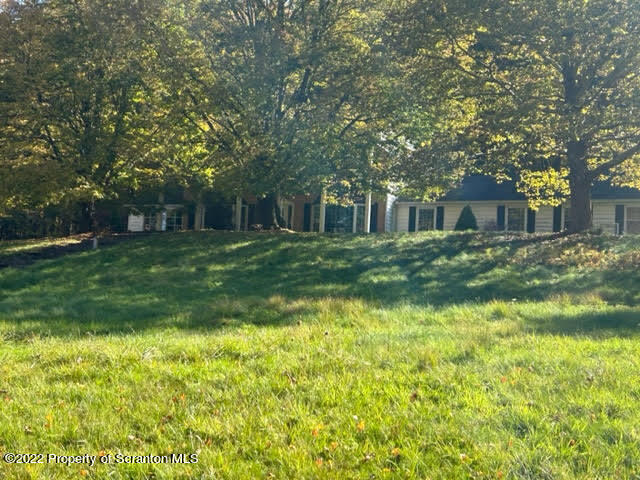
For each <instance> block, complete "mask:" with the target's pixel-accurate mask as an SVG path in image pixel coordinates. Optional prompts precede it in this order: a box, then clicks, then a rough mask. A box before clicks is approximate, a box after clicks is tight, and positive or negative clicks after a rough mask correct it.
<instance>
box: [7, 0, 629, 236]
mask: <svg viewBox="0 0 640 480" xmlns="http://www.w3.org/2000/svg"><path fill="white" fill-rule="evenodd" d="M639 7H640V4H639V2H638V1H637V0H633V1H632V0H619V1H615V2H611V1H607V0H586V1H584V2H572V1H569V0H566V1H565V0H553V1H552V0H528V1H525V0H513V1H509V2H504V1H501V0H483V1H479V2H478V1H471V0H433V1H426V0H407V1H392V0H193V1H189V2H178V1H176V0H165V1H162V2H151V1H146V0H137V1H125V0H111V1H109V2H104V1H101V0H40V1H39V0H26V1H17V0H4V1H1V2H0V214H2V213H3V212H9V211H14V212H15V211H20V212H27V211H36V212H38V211H40V212H42V211H43V209H51V208H55V209H56V211H60V212H67V214H69V212H75V211H77V210H78V209H80V210H81V211H82V212H83V215H84V216H85V223H86V225H87V228H91V229H94V230H96V229H98V228H99V225H98V218H97V217H96V214H95V205H96V202H102V201H107V200H114V199H117V198H118V197H120V196H122V194H123V193H122V192H136V191H139V190H142V189H145V188H153V187H157V186H158V185H162V184H164V183H166V182H173V183H177V184H180V185H182V186H183V187H184V188H185V189H187V190H188V191H189V193H190V194H191V196H192V197H193V198H196V199H197V198H200V197H201V196H202V195H204V194H205V193H206V192H207V191H210V190H212V189H213V190H216V191H218V192H221V193H223V194H225V195H228V196H229V197H231V196H234V195H238V194H243V193H252V194H256V195H258V197H259V198H260V199H261V200H260V206H261V208H260V210H261V211H262V212H263V213H262V214H263V217H264V220H263V223H265V224H267V225H271V224H275V225H277V224H278V223H279V218H278V213H277V212H278V209H276V208H275V201H276V199H277V198H278V196H280V195H289V194H294V193H304V192H317V191H319V189H326V190H327V192H328V195H329V196H334V197H339V198H343V199H348V198H349V197H350V196H352V195H354V194H355V193H357V192H362V191H368V190H373V191H386V190H387V189H389V188H390V187H391V186H393V188H395V189H396V190H399V191H404V192H405V193H409V194H413V195H416V196H419V197H423V198H429V197H431V198H433V197H434V196H437V195H439V194H441V193H442V192H444V191H446V190H447V189H449V188H451V187H452V186H454V185H455V184H456V183H457V182H459V181H460V180H461V178H462V177H463V176H464V175H466V174H469V173H472V172H484V173H489V174H492V175H495V176H496V177H498V178H512V179H515V180H517V182H518V186H519V188H520V189H521V190H522V191H523V192H525V193H526V194H527V195H528V196H529V197H530V199H531V200H532V202H533V203H534V204H537V205H539V204H544V203H548V204H558V203H560V202H562V201H564V200H565V199H567V198H569V199H570V202H571V210H570V212H571V215H572V217H573V219H572V222H571V225H572V226H573V228H575V229H576V230H584V229H586V228H589V226H590V224H591V211H590V208H589V201H590V198H589V189H590V186H591V184H592V183H593V182H594V181H596V180H599V179H604V178H609V179H610V180H611V181H612V182H613V183H616V184H623V185H630V186H640V175H639V173H638V172H640V169H639V168H638V165H639V163H638V160H639V155H638V154H639V153H640V142H639V140H640V116H639V115H638V114H637V111H638V107H639V106H640V105H639V102H640V79H639V78H638V75H639V74H640V47H639V46H638V42H637V38H638V33H639V32H638V29H640V8H639Z"/></svg>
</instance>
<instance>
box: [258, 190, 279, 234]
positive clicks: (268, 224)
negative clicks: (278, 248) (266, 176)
mask: <svg viewBox="0 0 640 480" xmlns="http://www.w3.org/2000/svg"><path fill="white" fill-rule="evenodd" d="M255 218H256V223H259V224H260V225H262V228H264V229H265V230H270V229H272V228H273V229H279V228H280V227H281V226H282V225H284V221H283V219H282V217H281V216H280V208H279V206H278V195H276V194H275V193H274V194H270V195H267V196H266V197H264V198H262V199H259V200H258V204H257V205H256V216H255Z"/></svg>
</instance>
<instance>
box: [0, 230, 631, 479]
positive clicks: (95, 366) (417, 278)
mask: <svg viewBox="0 0 640 480" xmlns="http://www.w3.org/2000/svg"><path fill="white" fill-rule="evenodd" d="M511 240H513V241H511ZM639 266H640V238H634V237H624V238H613V237H606V236H603V237H568V238H563V239H559V240H554V241H546V242H540V241H532V240H531V239H527V238H516V239H515V240H514V239H509V238H505V237H500V236H491V235H480V234H415V235H372V236H368V237H367V236H355V235H341V236H331V235H325V236H319V235H312V234H311V235H309V234H307V235H305V234H290V235H289V234H281V235H270V234H232V233H183V234H171V235H170V234H167V235H158V236H151V237H147V238H140V239H134V240H131V241H129V242H124V243H120V244H117V245H115V246H111V247H106V248H102V249H100V250H98V251H88V252H83V253H79V254H74V255H69V256H66V257H63V258H58V259H55V260H45V261H41V262H38V263H36V264H34V265H31V266H29V267H27V268H24V269H13V268H8V269H4V270H0V452H3V453H4V452H12V453H17V452H19V453H54V454H59V455H63V454H74V455H75V454H78V455H79V454H91V455H99V454H102V455H108V454H114V455H115V454H116V453H123V454H129V455H146V454H157V455H162V454H170V453H187V454H190V453H197V454H198V463H196V464H190V465H181V464H173V465H171V464H160V465H149V464H119V465H116V464H112V465H96V466H94V467H90V466H88V465H72V466H65V465H52V464H48V465H47V464H33V465H10V464H7V463H5V462H2V461H0V478H8V479H14V478H15V479H23V478H34V479H36V478H37V479H40V478H45V479H49V478H78V477H86V478H111V479H118V478H123V479H124V478H168V479H169V478H171V479H172V478H207V479H208V478H233V479H236V478H237V479H248V478H265V479H269V478H278V479H294V478H295V479H302V478H306V479H311V478H334V479H348V478H357V479H369V478H376V479H385V478H431V479H455V478H491V479H500V478H503V479H574V478H583V479H595V478H600V479H604V478H612V479H614V478H615V479H621V478H640V337H639V336H638V334H639V333H640V328H639V326H638V324H639V323H640V308H639V307H638V302H639V300H640V270H639V268H638V267H639ZM0 455H1V454H0Z"/></svg>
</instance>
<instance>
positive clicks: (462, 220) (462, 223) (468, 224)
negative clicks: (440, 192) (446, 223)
mask: <svg viewBox="0 0 640 480" xmlns="http://www.w3.org/2000/svg"><path fill="white" fill-rule="evenodd" d="M454 230H456V231H464V230H478V222H477V221H476V216H475V215H474V214H473V210H471V206H470V205H466V206H465V207H464V208H463V209H462V211H461V212H460V216H459V217H458V221H457V222H456V226H455V228H454Z"/></svg>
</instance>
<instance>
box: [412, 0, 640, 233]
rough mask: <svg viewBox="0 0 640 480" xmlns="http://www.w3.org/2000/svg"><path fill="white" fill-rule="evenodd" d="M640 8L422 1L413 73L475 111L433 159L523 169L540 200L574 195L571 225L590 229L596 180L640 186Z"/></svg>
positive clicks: (596, 0)
mask: <svg viewBox="0 0 640 480" xmlns="http://www.w3.org/2000/svg"><path fill="white" fill-rule="evenodd" d="M639 7H640V4H639V3H638V2H637V1H635V0H620V1H615V2H611V1H607V0H586V1H583V2H573V1H562V0H560V1H558V0H553V1H551V0H526V1H525V0H521V1H509V2H504V1H500V0H485V1H480V2H475V1H473V2H472V1H466V0H443V1H439V2H425V1H422V0H417V1H415V2H413V3H412V4H411V5H410V7H409V8H408V9H407V10H405V11H404V14H405V16H404V22H405V25H406V27H407V30H408V31H410V32H411V35H408V36H407V37H406V38H405V39H404V41H403V42H401V43H402V44H403V46H404V48H405V49H406V52H407V53H406V55H407V56H408V57H410V58H411V59H412V60H413V61H415V62H416V63H415V64H414V65H415V67H414V70H413V72H412V74H411V77H410V79H411V81H412V82H415V84H420V85H422V86H423V88H422V89H419V90H418V91H419V92H420V91H424V90H425V88H424V87H426V89H427V90H428V91H431V92H434V91H435V92H438V93H439V95H441V98H443V99H444V100H445V101H446V102H449V104H450V105H454V106H457V107H458V108H463V109H465V110H466V111H467V112H468V113H471V114H468V115H463V118H462V119H456V120H458V121H457V123H455V122H454V123H450V128H452V129H453V130H454V131H455V135H454V139H453V141H452V142H451V147H453V148H450V149H448V155H447V156H444V157H442V156H439V155H438V153H439V152H438V149H439V148H440V145H436V146H435V148H431V146H428V148H426V149H424V150H423V151H422V152H420V153H421V154H422V157H421V158H422V160H423V161H425V163H433V164H436V165H437V164H438V163H439V162H440V161H441V159H442V158H444V159H445V161H446V162H448V163H449V166H450V167H453V168H456V167H457V168H458V169H459V170H460V171H462V172H468V171H470V170H474V169H476V170H481V171H482V172H484V173H491V174H494V175H496V176H498V177H499V178H500V177H511V178H515V179H516V180H517V181H518V184H519V188H520V190H521V191H523V192H524V193H526V194H527V195H528V197H529V198H530V199H531V200H532V204H533V205H534V206H535V205H536V204H537V205H539V204H542V203H549V204H552V205H557V204H559V203H560V202H561V201H562V200H563V199H564V198H566V197H567V196H569V198H570V203H571V210H570V211H571V215H572V219H571V225H572V227H573V228H574V229H575V230H584V229H586V228H588V227H589V226H590V224H591V209H590V188H591V186H592V184H593V183H594V182H595V181H597V180H603V179H608V180H610V181H611V182H612V183H613V184H618V185H626V186H633V187H640V163H639V160H640V156H639V154H640V117H639V116H638V108H639V107H640V48H639V46H638V42H637V39H638V38H639V34H640V31H639V30H640V8H639ZM434 74H435V75H436V76H437V78H438V79H440V80H439V81H438V82H436V83H434V82H433V81H432V79H431V78H428V77H427V75H434ZM429 98H430V100H431V98H432V97H429ZM455 152H458V153H460V154H459V155H457V156H455V155H454V153H455Z"/></svg>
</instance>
